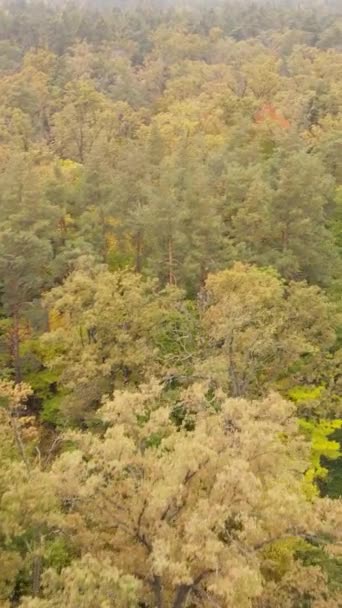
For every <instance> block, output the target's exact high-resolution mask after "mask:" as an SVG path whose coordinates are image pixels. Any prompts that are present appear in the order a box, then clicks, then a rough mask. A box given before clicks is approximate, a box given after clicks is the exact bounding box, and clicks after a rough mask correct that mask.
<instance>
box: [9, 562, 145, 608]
mask: <svg viewBox="0 0 342 608" xmlns="http://www.w3.org/2000/svg"><path fill="white" fill-rule="evenodd" d="M138 589H139V581H137V580H135V579H134V577H132V576H129V575H125V574H124V575H122V574H121V573H120V571H119V570H118V569H117V568H116V567H115V566H113V564H112V563H111V561H110V559H109V558H108V557H107V556H106V557H104V558H102V559H101V558H100V559H97V558H96V557H94V556H92V555H91V554H86V555H84V556H83V557H82V558H81V559H79V560H74V561H73V562H72V564H71V565H70V566H67V567H66V568H64V569H63V570H62V572H60V573H58V572H57V571H56V570H53V569H50V570H47V571H46V572H45V574H44V577H43V593H42V595H43V599H40V598H39V599H38V598H37V599H32V598H25V599H24V600H23V601H22V602H21V603H20V607H21V608H58V606H62V605H64V606H68V608H93V606H96V605H103V606H108V608H134V607H135V606H136V605H137V603H136V593H137V590H138Z"/></svg>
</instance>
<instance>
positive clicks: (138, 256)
mask: <svg viewBox="0 0 342 608" xmlns="http://www.w3.org/2000/svg"><path fill="white" fill-rule="evenodd" d="M142 252H143V238H142V231H141V230H138V232H137V234H136V236H135V272H139V273H141V271H142Z"/></svg>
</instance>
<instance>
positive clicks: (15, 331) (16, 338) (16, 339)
mask: <svg viewBox="0 0 342 608" xmlns="http://www.w3.org/2000/svg"><path fill="white" fill-rule="evenodd" d="M11 337H12V339H11V350H12V360H13V367H14V379H15V383H16V384H19V383H20V382H21V365H20V322H19V311H18V307H17V306H16V307H15V308H14V313H13V328H12V336H11Z"/></svg>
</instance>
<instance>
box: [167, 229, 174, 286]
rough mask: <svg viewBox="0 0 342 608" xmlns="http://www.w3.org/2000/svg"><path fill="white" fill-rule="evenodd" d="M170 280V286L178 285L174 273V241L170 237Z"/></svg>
mask: <svg viewBox="0 0 342 608" xmlns="http://www.w3.org/2000/svg"><path fill="white" fill-rule="evenodd" d="M168 275H169V276H168V279H169V283H170V285H176V277H175V273H174V250H173V240H172V237H171V236H170V238H169V242H168Z"/></svg>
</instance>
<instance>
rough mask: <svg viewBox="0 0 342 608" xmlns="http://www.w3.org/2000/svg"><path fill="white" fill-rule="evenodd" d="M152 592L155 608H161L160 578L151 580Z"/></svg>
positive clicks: (156, 577)
mask: <svg viewBox="0 0 342 608" xmlns="http://www.w3.org/2000/svg"><path fill="white" fill-rule="evenodd" d="M153 592H154V597H155V600H156V608H163V594H162V585H161V580H160V576H155V577H154V578H153Z"/></svg>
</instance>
